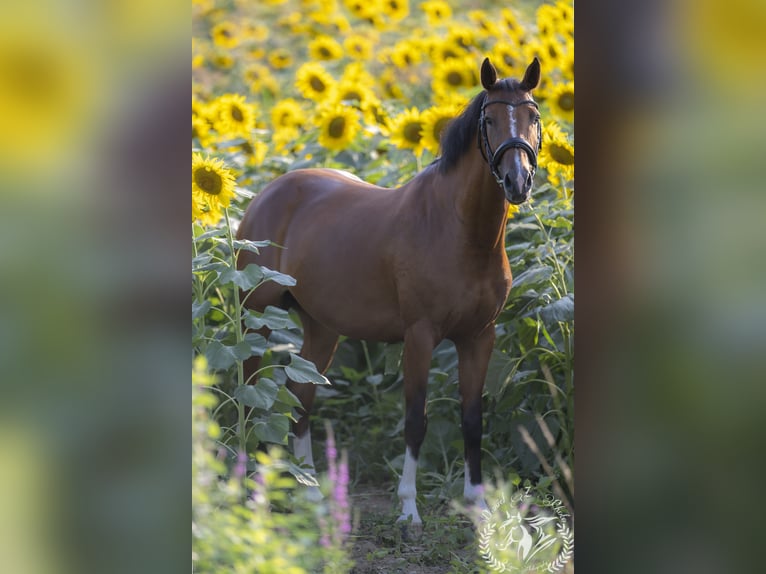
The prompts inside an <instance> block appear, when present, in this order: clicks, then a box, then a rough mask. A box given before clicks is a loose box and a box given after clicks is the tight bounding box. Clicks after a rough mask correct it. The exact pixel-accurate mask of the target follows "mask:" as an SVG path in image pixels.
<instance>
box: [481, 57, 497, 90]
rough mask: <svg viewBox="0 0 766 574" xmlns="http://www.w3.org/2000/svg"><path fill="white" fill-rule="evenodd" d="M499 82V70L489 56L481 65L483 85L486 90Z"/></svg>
mask: <svg viewBox="0 0 766 574" xmlns="http://www.w3.org/2000/svg"><path fill="white" fill-rule="evenodd" d="M495 82H497V70H495V66H493V65H492V62H490V61H489V58H484V62H483V63H482V65H481V85H482V86H484V89H485V90H489V89H490V88H491V87H492V86H494V85H495Z"/></svg>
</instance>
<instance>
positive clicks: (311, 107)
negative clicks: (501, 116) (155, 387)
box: [192, 0, 574, 572]
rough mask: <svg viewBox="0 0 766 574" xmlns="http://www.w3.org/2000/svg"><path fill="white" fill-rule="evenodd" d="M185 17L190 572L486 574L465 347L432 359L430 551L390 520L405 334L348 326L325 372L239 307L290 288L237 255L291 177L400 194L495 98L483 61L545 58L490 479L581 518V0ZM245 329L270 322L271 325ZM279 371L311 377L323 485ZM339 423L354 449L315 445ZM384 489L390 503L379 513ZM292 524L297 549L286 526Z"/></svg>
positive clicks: (217, 11)
mask: <svg viewBox="0 0 766 574" xmlns="http://www.w3.org/2000/svg"><path fill="white" fill-rule="evenodd" d="M192 16H193V20H192V34H193V35H192V248H193V261H192V267H193V279H192V297H193V303H192V350H193V356H194V357H195V362H194V377H193V382H194V389H195V390H194V393H195V394H194V397H195V398H194V404H193V412H194V417H193V422H194V449H193V452H194V455H193V538H194V549H193V552H194V556H193V561H194V568H195V570H197V571H199V572H212V571H247V572H277V571H279V572H282V571H286V572H314V571H322V570H323V571H326V572H340V571H349V570H350V569H351V568H352V564H354V563H355V564H356V566H355V567H354V568H355V571H357V572H378V571H380V572H383V571H395V570H396V569H397V568H400V567H401V566H402V565H403V564H406V565H408V568H410V567H412V564H413V563H415V564H417V565H419V567H420V568H421V571H423V572H444V571H447V570H451V571H457V572H462V571H475V570H477V569H478V570H480V571H484V570H486V569H487V563H486V562H485V561H483V560H482V559H481V557H480V556H479V554H478V552H477V548H476V541H475V537H474V535H473V533H472V532H473V531H472V530H471V528H469V527H467V526H466V522H465V521H464V520H462V519H461V518H460V516H461V515H460V514H459V513H458V514H456V513H455V505H454V504H453V505H451V504H450V501H451V500H453V499H460V497H461V495H462V488H463V460H462V459H463V457H462V451H463V447H462V434H461V431H460V427H459V420H460V415H459V412H460V408H459V399H458V391H457V385H456V380H457V368H456V365H457V356H456V352H455V349H454V347H453V346H452V344H451V343H446V342H445V343H443V344H441V345H439V347H437V349H436V350H435V352H434V355H433V362H432V369H431V377H430V380H429V389H428V399H429V402H428V416H429V424H428V433H427V436H426V440H425V442H424V444H423V447H422V449H421V453H420V463H419V476H418V497H419V499H418V504H419V506H420V508H421V513H422V514H424V521H425V523H426V526H425V527H426V532H425V534H424V540H425V539H427V540H428V542H423V541H421V542H420V544H419V545H418V546H417V547H416V546H413V545H412V544H410V543H408V542H407V540H404V539H403V538H402V536H401V534H399V533H397V531H395V529H394V528H393V521H394V519H395V513H396V494H395V489H396V485H397V483H398V473H400V472H401V468H402V461H403V453H404V433H403V427H404V411H403V397H402V377H401V370H400V368H399V367H400V361H401V345H397V344H381V343H374V342H360V341H354V340H347V339H343V338H342V339H341V344H340V346H339V349H338V352H337V354H336V357H335V359H334V361H333V363H332V365H331V367H330V369H329V371H328V372H327V373H326V374H325V375H326V378H325V377H324V376H322V375H320V374H319V373H317V372H316V370H315V368H314V366H313V365H312V364H311V363H308V362H306V361H303V360H302V359H301V358H300V357H299V356H298V351H299V349H300V345H301V331H300V329H299V328H298V323H299V321H298V319H297V317H296V316H293V315H291V314H289V313H284V314H280V313H264V314H262V316H258V314H255V313H253V312H250V311H246V310H244V309H243V307H242V305H241V302H240V289H242V290H248V289H255V288H257V287H258V286H259V285H260V284H262V283H263V282H265V281H277V282H281V283H283V284H286V285H289V284H290V282H291V281H294V280H293V279H292V278H290V277H288V276H285V275H281V274H279V273H275V272H272V271H270V270H263V269H257V268H254V266H253V267H251V268H248V269H247V270H243V271H238V270H237V269H236V265H235V258H236V253H237V252H238V251H239V250H242V249H249V250H256V251H257V250H258V249H259V247H262V246H264V245H267V244H268V240H269V239H270V238H268V237H264V238H258V239H262V240H263V242H262V243H259V242H246V241H238V240H236V239H235V232H236V228H237V225H238V222H239V220H240V219H241V217H242V214H243V213H244V210H245V208H246V207H247V205H248V203H249V201H250V199H251V198H252V197H254V196H255V195H256V194H258V192H259V191H260V190H261V189H262V188H263V187H264V186H265V185H266V184H267V183H268V182H270V181H271V180H273V179H274V178H276V177H278V176H279V175H281V174H283V173H286V172H288V171H291V170H295V169H300V168H305V167H331V168H338V169H343V170H346V171H349V172H351V173H353V174H354V175H356V176H358V177H360V178H362V179H364V180H366V181H369V182H371V183H374V184H377V185H380V186H384V187H396V186H399V185H401V184H403V183H405V182H406V181H408V180H409V179H411V178H412V177H413V176H414V175H415V174H416V173H417V172H418V171H419V170H421V169H422V168H423V167H425V166H426V165H428V164H429V163H430V162H431V161H433V160H434V159H435V158H436V157H438V155H439V138H440V134H441V132H442V130H443V129H444V127H445V126H446V125H447V123H448V122H449V121H450V119H451V118H453V117H455V116H456V115H458V114H459V113H460V112H461V110H462V109H463V107H464V106H465V105H466V104H467V103H468V102H469V101H470V99H471V98H472V97H473V96H474V95H475V94H477V93H478V92H479V91H481V85H480V80H479V68H480V65H481V62H482V60H483V59H484V58H485V57H489V58H490V60H491V61H492V63H493V64H494V66H495V67H496V68H497V71H498V75H499V76H500V77H515V78H521V77H522V75H523V73H524V70H525V69H526V67H527V65H528V64H529V63H530V62H531V61H532V59H533V58H535V57H537V58H538V59H539V60H540V63H541V67H542V75H541V82H540V85H539V86H538V88H537V89H536V90H535V91H534V93H533V95H534V97H535V99H536V101H537V102H538V103H539V105H540V112H541V115H542V121H543V143H542V150H541V152H540V155H539V159H538V163H539V169H538V171H537V175H536V181H535V188H534V190H533V197H532V200H531V201H530V203H529V204H526V205H522V206H520V207H518V206H512V207H511V208H509V213H508V224H507V231H506V233H507V236H506V245H507V252H508V257H509V260H510V264H511V269H512V271H513V276H514V280H513V288H512V291H511V294H510V296H509V298H508V300H507V302H506V305H505V308H504V310H503V311H502V313H501V315H500V317H499V318H498V321H497V339H496V345H495V350H494V352H493V355H492V359H491V362H490V368H489V373H488V376H487V380H486V389H485V405H484V412H485V429H484V430H485V433H484V439H483V449H484V452H483V460H484V469H485V480H487V482H490V483H491V482H493V480H494V482H496V483H497V484H499V485H509V486H510V487H511V488H513V487H518V486H521V485H527V486H529V485H533V486H534V487H536V488H538V489H540V490H541V491H545V492H551V493H552V494H553V495H555V496H556V497H557V498H558V499H560V500H562V501H564V503H565V504H566V506H567V508H569V510H570V512H571V513H572V515H573V509H574V482H573V477H572V469H573V463H574V446H573V445H574V346H573V335H574V285H573V283H574V282H573V264H574V243H573V236H574V215H573V214H574V212H573V202H574V137H573V127H574V43H573V36H574V10H573V4H572V3H571V1H559V2H540V1H539V0H520V1H519V2H516V3H514V4H512V5H511V4H509V3H499V2H492V1H490V0H452V1H444V0H425V1H422V2H419V1H411V0H259V1H257V2H255V1H249V0H192ZM348 280H349V281H352V280H353V278H348ZM243 323H244V324H245V325H248V326H253V325H256V324H257V325H268V326H269V327H272V328H273V331H272V335H271V337H270V338H269V340H265V339H263V337H260V336H258V335H256V334H254V333H248V332H246V331H245V330H244V327H243ZM253 355H258V356H260V357H262V359H263V362H262V364H263V365H264V367H263V373H262V378H261V381H260V382H259V383H258V384H257V385H248V384H247V381H245V380H244V377H243V369H242V362H243V361H244V360H246V359H247V358H249V357H250V356H253ZM287 376H289V377H290V378H292V379H293V380H296V377H297V378H299V379H301V378H302V379H304V380H305V381H308V383H307V384H318V385H319V388H318V393H317V401H316V403H315V406H314V413H313V414H314V416H313V419H312V420H313V423H312V431H314V432H313V436H314V440H315V445H314V452H315V459H316V460H317V467H318V470H319V471H320V475H319V480H318V482H317V481H316V480H315V479H314V478H313V477H312V476H308V475H306V474H305V472H303V470H302V469H301V468H300V466H298V465H297V464H296V461H295V460H293V459H291V457H290V455H289V454H288V453H287V449H286V448H284V447H285V446H286V445H287V442H288V436H289V430H290V421H291V420H292V419H293V418H294V409H295V407H296V406H297V404H298V403H297V400H296V398H295V397H294V396H293V395H292V393H290V392H289V391H288V390H287V388H286V386H285V381H286V379H287ZM322 421H328V425H327V426H324V422H322ZM333 435H334V437H335V441H337V445H338V448H339V449H340V450H342V454H341V455H338V453H337V452H336V451H335V450H334V447H333V448H332V449H330V448H328V449H327V455H328V456H327V457H325V456H321V454H320V453H323V452H325V447H326V445H327V444H328V442H329V443H330V444H332V437H333ZM328 439H329V441H328ZM328 477H329V478H328ZM339 477H340V478H343V480H339ZM330 478H331V479H332V480H329V479H330ZM301 483H303V484H301ZM307 483H308V484H314V485H316V486H319V487H320V489H321V490H322V491H323V493H324V494H325V497H324V499H323V500H322V501H321V502H318V503H317V502H312V501H311V500H308V499H307V498H306V497H305V496H304V491H305V490H306V489H305V488H304V485H305V484H307ZM331 483H333V484H331ZM338 484H341V485H342V486H343V488H340V489H339V488H338V487H337V485H338ZM373 498H374V499H375V500H377V501H378V504H377V506H375V507H371V506H366V507H365V502H364V501H365V500H369V499H373ZM381 500H382V501H383V502H382V503H380V501H381ZM275 510H277V511H278V512H275ZM423 510H424V511H425V512H422V511H423ZM381 524H387V525H388V528H389V530H386V528H385V527H383V526H380V525H381ZM429 524H430V525H431V526H429ZM429 528H432V530H431V531H430V534H429V530H428V529H429ZM280 529H281V530H280ZM285 530H289V531H290V533H291V536H290V537H289V541H288V540H286V539H285V536H282V537H281V538H280V536H277V535H275V533H276V532H280V531H281V532H283V533H284V532H285ZM458 547H459V548H462V549H463V550H459V551H458V550H456V548H458ZM253 548H257V549H258V552H257V553H256V554H257V556H254V555H253V554H252V550H253Z"/></svg>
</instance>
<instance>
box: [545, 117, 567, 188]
mask: <svg viewBox="0 0 766 574" xmlns="http://www.w3.org/2000/svg"><path fill="white" fill-rule="evenodd" d="M538 162H539V164H540V167H542V168H544V169H545V170H546V171H547V172H548V181H550V182H551V183H552V184H553V185H554V186H557V185H560V183H561V181H560V177H563V179H564V180H565V181H571V180H572V179H574V146H573V145H572V144H570V143H569V140H568V138H567V136H566V134H565V133H564V132H563V131H562V130H561V128H560V127H559V126H558V125H556V123H555V122H546V125H545V127H544V128H543V146H542V149H541V150H540V156H539V157H538Z"/></svg>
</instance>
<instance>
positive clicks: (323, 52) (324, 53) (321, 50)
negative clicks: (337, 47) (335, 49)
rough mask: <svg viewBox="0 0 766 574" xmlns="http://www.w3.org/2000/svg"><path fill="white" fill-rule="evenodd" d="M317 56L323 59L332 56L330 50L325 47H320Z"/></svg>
mask: <svg viewBox="0 0 766 574" xmlns="http://www.w3.org/2000/svg"><path fill="white" fill-rule="evenodd" d="M319 55H320V56H322V57H323V58H329V57H330V56H332V52H330V49H329V48H328V47H327V46H322V47H321V48H319Z"/></svg>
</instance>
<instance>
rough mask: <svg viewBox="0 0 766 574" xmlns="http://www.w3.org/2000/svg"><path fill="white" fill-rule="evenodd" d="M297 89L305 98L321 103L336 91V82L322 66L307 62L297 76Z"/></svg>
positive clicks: (299, 69)
mask: <svg viewBox="0 0 766 574" xmlns="http://www.w3.org/2000/svg"><path fill="white" fill-rule="evenodd" d="M295 87H296V88H298V90H299V91H300V93H301V94H302V95H303V97H305V98H308V99H310V100H314V101H317V102H321V101H323V100H326V99H327V98H328V97H329V96H330V95H331V94H332V92H333V91H334V89H335V80H333V78H332V76H331V75H330V74H329V73H328V72H327V70H325V69H324V68H323V67H322V66H321V64H317V63H316V62H306V63H305V64H303V65H302V66H301V67H300V68H298V71H297V72H296V74H295Z"/></svg>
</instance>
